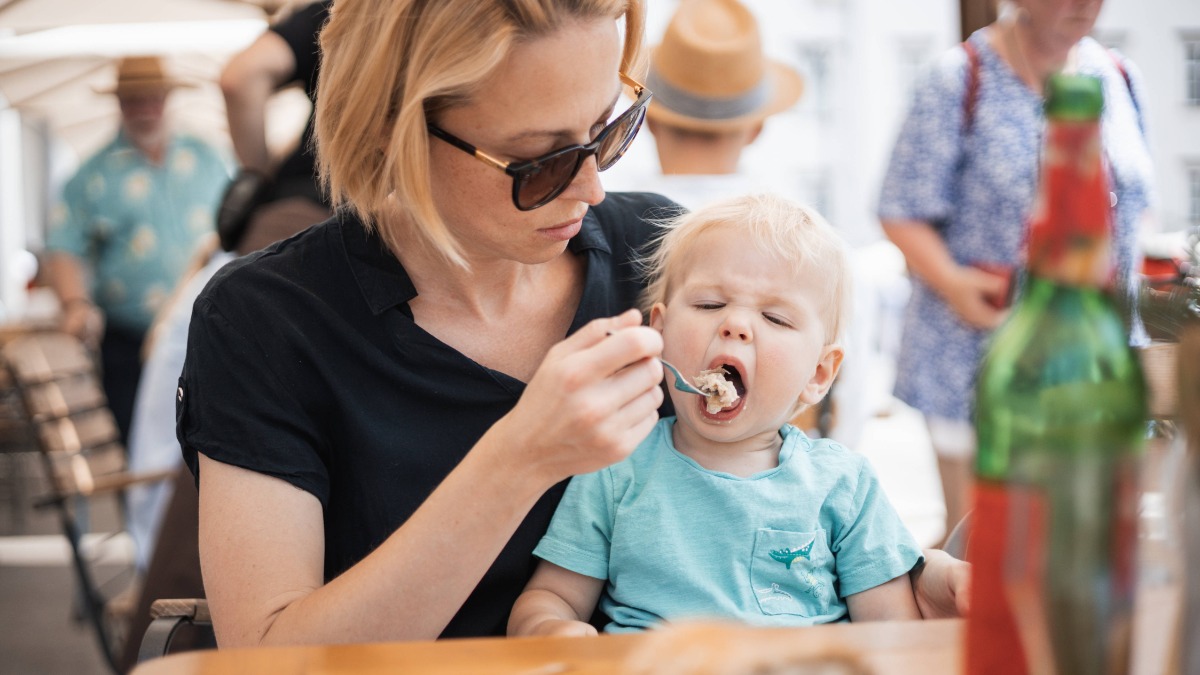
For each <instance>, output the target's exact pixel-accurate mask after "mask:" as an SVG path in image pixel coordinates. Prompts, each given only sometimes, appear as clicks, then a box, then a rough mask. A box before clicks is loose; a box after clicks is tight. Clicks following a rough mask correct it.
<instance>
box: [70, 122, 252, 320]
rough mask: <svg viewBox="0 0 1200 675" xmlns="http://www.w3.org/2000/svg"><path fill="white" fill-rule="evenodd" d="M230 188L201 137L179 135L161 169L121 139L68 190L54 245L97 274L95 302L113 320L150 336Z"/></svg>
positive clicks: (216, 156)
mask: <svg viewBox="0 0 1200 675" xmlns="http://www.w3.org/2000/svg"><path fill="white" fill-rule="evenodd" d="M228 183H229V173H228V169H227V167H226V164H225V162H224V160H223V159H222V157H221V155H220V154H218V153H217V151H216V150H214V149H213V148H212V147H211V146H209V145H207V144H205V143H204V142H203V141H201V140H200V139H198V138H195V137H193V136H187V135H175V136H173V137H172V138H171V139H170V141H169V142H168V145H167V150H166V153H165V155H164V159H163V163H162V165H161V166H157V165H155V164H152V163H151V162H150V161H148V160H147V159H146V157H145V156H144V155H143V154H142V153H141V152H139V151H138V150H137V149H136V148H135V147H134V146H133V145H132V144H131V143H130V142H129V141H128V139H126V137H125V135H124V133H121V134H118V135H117V137H116V138H115V139H114V140H113V142H112V143H110V144H108V145H107V146H105V147H104V148H103V149H101V150H100V151H99V152H97V153H96V154H95V155H93V156H92V157H91V158H90V159H88V160H87V161H86V162H84V164H83V166H81V167H80V168H79V171H78V172H76V173H75V176H74V177H72V178H71V180H70V181H68V182H67V184H66V186H65V187H64V188H63V194H62V201H61V202H60V203H59V205H58V207H57V208H56V209H55V210H54V213H53V215H52V217H51V221H50V228H49V230H48V231H47V233H46V248H48V249H52V250H60V251H65V252H67V253H70V254H72V255H74V256H76V257H78V258H79V259H80V260H82V261H83V262H84V263H85V265H86V266H87V267H89V268H90V269H91V272H92V275H93V289H92V298H93V299H94V300H95V302H96V304H97V305H98V306H99V307H100V308H101V309H103V310H104V313H105V317H106V319H107V320H108V321H109V322H111V323H112V324H113V325H115V326H119V327H121V328H124V329H126V330H130V331H137V332H143V331H145V330H146V329H147V328H149V327H150V323H151V322H152V321H153V319H154V315H155V313H156V312H157V311H158V309H159V307H160V306H161V305H162V303H163V302H164V301H165V300H166V299H167V298H168V297H169V296H170V294H171V291H172V290H173V289H174V288H175V283H176V281H177V280H178V279H179V276H180V275H181V274H182V273H183V271H184V270H185V269H187V266H188V262H189V261H190V259H191V257H192V255H193V251H194V249H195V247H196V244H197V243H198V241H199V240H200V237H202V236H204V235H205V234H208V233H210V232H214V231H215V230H216V228H215V225H214V223H215V218H216V210H217V205H218V203H219V202H220V199H221V195H222V193H223V192H224V190H225V186H226V185H227V184H228Z"/></svg>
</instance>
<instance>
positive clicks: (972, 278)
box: [881, 220, 1008, 329]
mask: <svg viewBox="0 0 1200 675" xmlns="http://www.w3.org/2000/svg"><path fill="white" fill-rule="evenodd" d="M881 224H882V225H883V231H884V234H886V235H887V237H888V239H890V240H891V241H892V243H893V244H895V245H896V248H898V249H900V252H901V253H903V254H904V259H905V261H906V262H907V263H908V268H909V270H910V271H911V272H912V273H913V274H916V275H917V276H918V277H921V279H923V280H924V281H925V283H926V284H927V285H928V286H929V287H930V288H932V289H933V290H934V292H935V293H937V294H938V295H939V296H940V297H941V298H942V300H944V301H945V302H946V304H948V305H949V306H950V308H951V309H953V310H954V312H955V313H956V314H958V316H959V318H961V319H962V320H963V321H964V322H966V323H967V324H969V325H971V326H974V327H975V328H981V329H992V328H995V327H996V326H999V325H1000V322H1001V321H1003V320H1004V317H1005V316H1006V315H1007V314H1008V310H1005V309H1000V308H998V307H997V305H999V304H1001V303H1000V302H999V301H1000V300H1002V299H1004V297H1005V294H1006V293H1007V292H1008V278H1007V277H1006V276H1004V275H1000V274H995V273H992V272H987V271H985V270H982V269H979V268H977V267H969V266H963V265H960V264H958V262H957V261H955V259H954V257H953V256H951V255H950V249H949V248H947V247H946V242H945V240H943V239H942V236H941V234H940V233H939V232H938V231H937V230H936V229H935V228H934V227H933V226H932V225H930V224H929V223H926V222H922V221H919V220H883V221H881Z"/></svg>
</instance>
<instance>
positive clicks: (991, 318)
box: [937, 266, 1009, 330]
mask: <svg viewBox="0 0 1200 675" xmlns="http://www.w3.org/2000/svg"><path fill="white" fill-rule="evenodd" d="M1008 284H1009V279H1008V277H1006V276H1004V275H1001V274H996V273H994V272H988V271H987V270H982V269H979V268H977V267H970V266H957V267H956V268H955V270H954V271H953V272H952V273H951V274H950V275H949V279H948V281H947V282H946V283H943V284H942V285H941V287H940V288H938V289H937V291H938V293H939V294H941V296H942V297H943V298H944V299H945V300H946V304H948V305H950V308H951V309H953V310H954V312H955V313H956V314H958V316H959V318H960V319H962V320H963V321H964V322H966V323H967V324H969V325H971V326H973V327H975V328H982V329H986V330H991V329H994V328H996V327H997V326H999V325H1000V323H1001V322H1002V321H1004V318H1005V317H1006V316H1008V310H1007V309H1003V308H1001V307H999V306H998V305H999V304H1000V303H999V299H1002V298H1004V297H1005V295H1006V294H1007V293H1008Z"/></svg>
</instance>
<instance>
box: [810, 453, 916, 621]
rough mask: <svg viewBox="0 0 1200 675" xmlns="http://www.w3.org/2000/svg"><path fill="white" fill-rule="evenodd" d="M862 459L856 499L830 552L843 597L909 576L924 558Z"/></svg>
mask: <svg viewBox="0 0 1200 675" xmlns="http://www.w3.org/2000/svg"><path fill="white" fill-rule="evenodd" d="M859 459H860V464H859V472H858V480H857V484H856V486H855V489H854V493H853V497H852V498H851V499H850V501H849V503H848V504H847V512H846V513H845V514H844V515H843V519H842V526H841V527H840V528H839V529H837V530H836V531H835V532H834V533H833V535H832V542H831V546H830V550H832V551H833V554H834V556H835V558H836V560H837V576H838V580H839V583H840V593H841V596H842V597H846V596H848V595H853V594H855V593H860V592H862V591H865V590H868V589H871V588H874V587H876V586H878V585H880V584H883V583H886V582H888V581H891V580H892V579H895V578H896V577H898V576H901V575H903V574H907V573H908V571H909V570H911V569H912V568H913V567H914V566H916V564H917V563H918V562H920V561H921V558H922V556H921V547H920V546H919V545H918V544H917V542H916V540H915V539H913V536H912V534H910V533H909V531H908V529H907V528H906V527H905V526H904V523H903V521H901V520H900V516H899V514H897V513H896V510H895V509H894V508H892V504H891V502H889V501H888V498H887V495H885V494H884V492H883V487H882V486H881V485H880V484H879V479H878V478H877V477H876V476H875V471H874V470H873V469H872V468H871V465H870V463H869V462H868V461H867V460H866V458H859Z"/></svg>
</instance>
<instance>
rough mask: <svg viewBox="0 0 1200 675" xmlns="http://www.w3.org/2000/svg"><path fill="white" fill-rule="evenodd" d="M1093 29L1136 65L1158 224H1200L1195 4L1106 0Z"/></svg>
mask: <svg viewBox="0 0 1200 675" xmlns="http://www.w3.org/2000/svg"><path fill="white" fill-rule="evenodd" d="M1095 33H1096V37H1097V38H1098V39H1099V40H1100V41H1101V42H1103V43H1105V44H1107V45H1109V46H1110V47H1116V48H1117V49H1119V50H1120V51H1121V52H1122V53H1123V54H1125V55H1126V56H1128V57H1129V58H1131V59H1132V60H1133V61H1134V62H1135V63H1136V64H1137V65H1138V67H1139V68H1140V69H1141V71H1142V75H1143V78H1144V80H1145V83H1146V99H1147V100H1146V103H1145V105H1146V109H1147V113H1148V119H1147V122H1148V126H1149V134H1150V152H1151V154H1152V156H1153V157H1154V168H1155V172H1156V176H1155V178H1156V182H1157V187H1158V210H1157V214H1156V215H1157V220H1158V222H1159V225H1160V227H1161V228H1162V230H1164V231H1175V230H1181V229H1185V228H1189V227H1200V2H1198V1H1197V0H1108V1H1107V2H1106V3H1105V5H1104V10H1103V11H1102V12H1101V14H1100V19H1099V21H1097V23H1096V31H1095Z"/></svg>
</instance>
